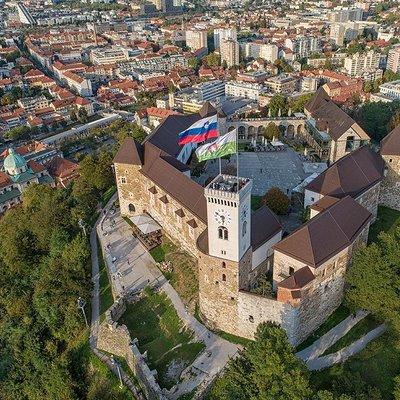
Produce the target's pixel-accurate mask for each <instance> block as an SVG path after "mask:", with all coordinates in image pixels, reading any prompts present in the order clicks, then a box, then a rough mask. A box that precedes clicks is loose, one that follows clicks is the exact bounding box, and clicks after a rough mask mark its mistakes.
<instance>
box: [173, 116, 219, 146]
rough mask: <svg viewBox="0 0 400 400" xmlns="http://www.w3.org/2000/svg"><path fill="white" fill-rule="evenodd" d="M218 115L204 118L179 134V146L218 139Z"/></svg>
mask: <svg viewBox="0 0 400 400" xmlns="http://www.w3.org/2000/svg"><path fill="white" fill-rule="evenodd" d="M218 135H219V134H218V122H217V114H215V115H213V116H211V117H207V118H202V119H201V120H199V121H197V122H195V123H194V124H193V125H191V126H190V127H189V128H187V129H186V130H185V131H183V132H181V133H180V134H179V141H178V144H180V145H184V144H186V143H200V142H204V141H205V140H207V139H212V138H215V137H218Z"/></svg>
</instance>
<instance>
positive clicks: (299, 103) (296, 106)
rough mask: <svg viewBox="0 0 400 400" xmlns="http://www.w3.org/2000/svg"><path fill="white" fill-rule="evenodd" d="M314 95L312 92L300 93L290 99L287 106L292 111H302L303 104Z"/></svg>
mask: <svg viewBox="0 0 400 400" xmlns="http://www.w3.org/2000/svg"><path fill="white" fill-rule="evenodd" d="M313 96H314V94H313V93H307V94H302V95H301V96H299V97H297V98H295V99H291V101H290V102H289V107H290V109H291V110H292V112H303V111H304V106H305V105H306V104H307V103H308V101H309V100H310V99H311V98H312V97H313Z"/></svg>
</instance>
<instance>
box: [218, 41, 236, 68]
mask: <svg viewBox="0 0 400 400" xmlns="http://www.w3.org/2000/svg"><path fill="white" fill-rule="evenodd" d="M220 54H221V63H223V62H224V61H225V62H226V65H227V67H228V68H229V67H234V66H235V65H239V43H238V42H237V41H236V40H232V39H227V40H223V41H222V42H221V47H220Z"/></svg>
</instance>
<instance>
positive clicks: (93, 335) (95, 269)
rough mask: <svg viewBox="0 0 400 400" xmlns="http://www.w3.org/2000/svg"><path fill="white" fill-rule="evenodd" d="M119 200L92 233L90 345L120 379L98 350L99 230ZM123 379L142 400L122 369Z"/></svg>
mask: <svg viewBox="0 0 400 400" xmlns="http://www.w3.org/2000/svg"><path fill="white" fill-rule="evenodd" d="M116 199H117V194H116V193H115V194H114V195H113V196H112V197H111V199H110V201H109V202H108V203H107V205H106V206H105V207H104V209H102V210H101V215H100V216H99V218H98V219H97V221H96V223H95V224H94V226H93V229H92V231H91V232H90V251H91V260H92V282H93V292H92V319H91V322H90V337H89V344H90V347H91V349H92V350H93V352H94V353H95V354H96V355H97V356H98V357H99V358H100V359H101V360H102V361H103V362H104V363H106V364H107V366H108V368H110V370H111V371H112V372H113V373H114V374H115V375H116V376H117V377H118V370H117V367H116V365H115V363H113V362H112V361H111V359H110V358H109V357H108V356H107V355H105V354H104V353H102V352H101V351H99V350H98V349H97V338H98V332H99V325H100V275H99V259H98V255H97V254H98V253H97V250H98V248H97V229H98V227H99V226H101V224H102V223H103V221H104V219H105V218H106V217H107V213H108V212H109V211H110V208H111V207H112V205H113V203H114V201H115V200H116ZM120 373H121V378H122V381H123V383H124V384H125V385H126V386H127V387H128V388H129V390H130V391H131V392H132V393H133V394H134V396H135V398H136V399H138V400H142V399H143V396H142V394H141V393H139V392H138V390H137V388H136V386H135V385H134V383H133V382H132V381H131V379H130V378H129V376H128V375H127V374H126V373H125V372H124V371H123V370H122V369H120Z"/></svg>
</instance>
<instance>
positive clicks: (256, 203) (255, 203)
mask: <svg viewBox="0 0 400 400" xmlns="http://www.w3.org/2000/svg"><path fill="white" fill-rule="evenodd" d="M250 201H251V209H252V211H256V210H257V209H258V208H260V207H261V206H262V196H254V195H253V196H251V200H250Z"/></svg>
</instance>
